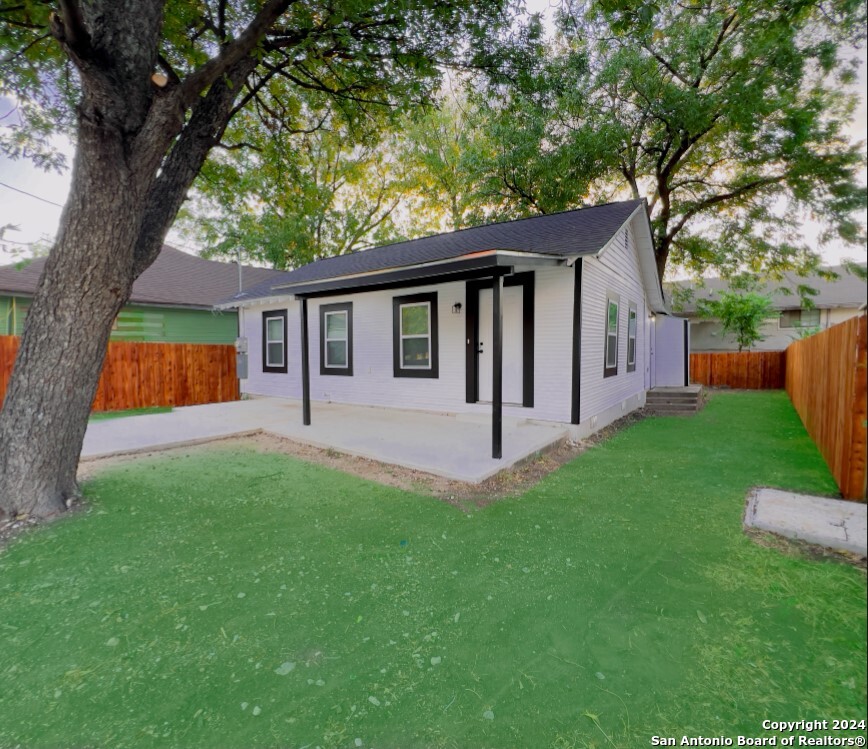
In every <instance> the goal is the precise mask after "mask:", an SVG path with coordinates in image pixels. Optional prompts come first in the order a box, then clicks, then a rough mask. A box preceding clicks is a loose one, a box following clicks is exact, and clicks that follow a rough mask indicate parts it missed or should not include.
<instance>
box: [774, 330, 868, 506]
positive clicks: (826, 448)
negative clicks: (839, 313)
mask: <svg viewBox="0 0 868 749" xmlns="http://www.w3.org/2000/svg"><path fill="white" fill-rule="evenodd" d="M866 341H868V317H866V315H864V314H863V315H861V316H859V317H854V318H851V319H850V320H847V321H846V322H842V323H840V324H838V325H834V326H832V327H831V328H828V329H827V330H825V331H823V332H822V333H817V334H816V335H812V336H810V337H809V338H805V339H803V340H801V341H796V342H794V343H792V344H790V346H789V348H788V349H787V367H786V388H787V394H788V395H789V396H790V400H791V401H792V402H793V405H794V406H795V408H796V411H797V412H798V414H799V416H800V417H801V419H802V422H803V423H804V425H805V429H807V430H808V434H810V435H811V438H812V439H813V440H814V442H816V443H817V447H818V448H819V449H820V452H821V453H822V455H823V457H824V458H825V460H826V463H827V464H828V465H829V468H830V470H831V471H832V475H833V476H834V477H835V481H837V482H838V486H839V487H840V489H841V494H842V495H843V496H844V497H845V498H847V499H865V480H866V449H868V440H866V422H865V420H866V418H868V383H866V349H868V346H866Z"/></svg>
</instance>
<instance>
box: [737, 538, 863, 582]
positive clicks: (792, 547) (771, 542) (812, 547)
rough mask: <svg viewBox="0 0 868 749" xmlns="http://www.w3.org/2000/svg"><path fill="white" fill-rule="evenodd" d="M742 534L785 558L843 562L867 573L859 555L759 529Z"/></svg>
mask: <svg viewBox="0 0 868 749" xmlns="http://www.w3.org/2000/svg"><path fill="white" fill-rule="evenodd" d="M744 532H745V534H746V535H747V537H748V538H749V539H750V540H751V541H753V542H754V543H755V544H759V545H760V546H764V547H765V548H767V549H775V550H776V551H779V552H780V553H781V554H786V555H787V556H791V557H798V558H800V559H808V560H810V561H813V562H817V561H832V562H843V563H844V564H849V565H852V566H853V567H856V568H858V569H860V570H862V572H868V558H866V557H864V556H862V555H861V554H854V553H852V552H849V551H836V550H834V549H827V548H826V547H825V546H820V545H819V544H812V543H809V542H807V541H803V540H801V539H796V538H787V537H786V536H779V535H777V534H776V533H770V532H769V531H764V530H760V529H759V528H745V529H744Z"/></svg>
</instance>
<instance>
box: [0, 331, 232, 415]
mask: <svg viewBox="0 0 868 749" xmlns="http://www.w3.org/2000/svg"><path fill="white" fill-rule="evenodd" d="M17 350H18V338H17V337H15V336H0V401H2V400H3V397H4V396H5V394H6V386H7V384H8V382H9V377H10V375H11V374H12V365H13V363H14V361H15V352H16V351H17ZM234 400H238V379H237V378H236V375H235V347H234V346H227V345H212V344H199V343H130V342H126V341H113V342H111V343H109V347H108V352H107V354H106V359H105V363H104V364H103V369H102V375H101V377H100V381H99V387H98V388H97V391H96V397H95V398H94V401H93V410H94V411H123V410H125V409H128V408H148V407H150V406H195V405H198V404H201V403H223V402H225V401H234Z"/></svg>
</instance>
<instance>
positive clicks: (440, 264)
mask: <svg viewBox="0 0 868 749" xmlns="http://www.w3.org/2000/svg"><path fill="white" fill-rule="evenodd" d="M496 297H499V299H500V306H501V318H500V319H501V331H502V333H501V335H502V345H501V347H500V349H499V351H498V347H497V346H496V345H495V344H496V340H495V337H496V331H497V327H498V326H497V323H498V320H497V317H496V315H495V314H494V310H495V303H496V302H495V299H496ZM224 306H233V307H238V308H239V319H240V335H241V341H242V348H243V347H244V345H245V344H246V349H247V377H246V379H243V380H242V391H243V392H244V393H246V394H249V395H252V396H255V395H269V396H282V397H286V398H294V399H302V400H305V399H306V400H307V403H308V404H310V403H312V404H313V409H312V412H313V418H315V413H316V403H317V402H335V403H347V404H357V405H368V406H381V407H388V408H401V409H422V410H426V411H435V412H447V413H469V414H473V413H479V414H481V415H487V414H492V418H494V419H496V418H499V416H497V414H498V413H499V412H502V414H503V415H505V416H510V417H517V418H523V419H530V420H542V421H553V422H559V423H563V424H567V425H570V429H571V432H572V434H573V435H574V436H577V437H578V436H584V435H587V434H589V433H591V432H593V431H595V430H596V429H599V428H601V427H603V426H605V425H606V424H608V423H610V422H611V421H613V420H614V419H616V418H618V417H620V416H622V415H623V414H625V413H627V412H628V411H631V410H633V409H635V408H638V407H641V406H642V405H643V404H644V402H645V392H646V391H647V390H648V389H649V388H650V387H652V386H653V384H654V381H655V372H654V364H653V362H654V351H655V348H656V349H658V350H661V349H665V350H666V351H667V354H666V357H668V358H671V357H675V358H677V359H678V361H677V362H676V363H675V369H676V370H678V369H680V370H681V371H683V368H684V357H686V352H685V350H684V348H683V336H682V334H681V333H680V331H681V330H682V326H680V324H679V325H677V326H674V328H672V330H674V329H675V328H677V331H676V332H675V333H672V332H671V330H670V328H666V329H665V331H666V332H665V333H662V334H661V333H660V332H659V331H660V330H661V327H660V326H659V325H658V324H655V320H656V319H657V316H663V315H667V311H666V308H665V305H664V300H663V294H662V290H661V287H660V284H659V281H658V279H657V272H656V267H655V263H654V256H653V250H652V244H651V234H650V227H649V225H648V218H647V209H646V206H645V204H644V202H642V201H630V202H627V203H614V204H608V205H607V206H602V207H598V208H587V209H582V210H579V211H571V212H566V213H561V214H554V215H552V216H541V217H538V218H532V219H524V220H521V221H513V222H504V223H501V224H493V225H489V226H485V227H478V228H475V229H467V230H464V231H460V232H453V233H451V234H446V235H438V236H436V237H428V238H424V239H419V240H413V241H410V242H403V243H399V244H396V245H388V246H386V247H382V248H374V249H371V250H366V251H364V252H359V253H354V254H353V255H350V256H342V257H338V258H329V259H326V260H321V261H317V262H315V263H312V264H310V265H308V266H304V267H302V268H299V269H298V270H296V271H292V272H289V273H287V274H285V275H284V276H283V277H282V278H280V279H278V280H277V281H276V282H270V283H268V284H263V285H262V286H261V287H259V288H257V289H254V290H252V291H251V292H249V293H246V294H244V295H242V296H239V297H236V298H234V299H232V300H230V301H228V302H227V303H226V304H225V305H224ZM679 323H680V321H679ZM305 330H306V334H307V337H308V346H307V359H308V361H307V367H306V368H305V366H304V357H303V356H302V350H303V347H302V337H303V335H304V333H303V331H305ZM661 335H665V336H670V337H674V338H675V339H676V340H675V341H674V343H673V342H664V341H662V340H658V338H659V337H660V336H661ZM657 358H658V359H659V358H660V357H657ZM670 364H671V363H670ZM498 372H500V373H501V383H502V389H501V393H500V397H498V393H497V373H498ZM305 373H306V376H307V378H308V382H309V386H308V387H307V389H306V388H305ZM667 384H672V383H669V382H667ZM681 384H686V383H681ZM309 407H310V406H308V408H309Z"/></svg>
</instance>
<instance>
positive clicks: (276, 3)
mask: <svg viewBox="0 0 868 749" xmlns="http://www.w3.org/2000/svg"><path fill="white" fill-rule="evenodd" d="M294 2H297V0H268V2H267V3H266V4H265V5H264V6H263V7H262V9H261V10H260V11H259V13H257V14H256V17H255V18H254V19H253V20H252V21H251V22H250V24H249V25H248V26H247V28H246V29H244V31H243V32H242V34H241V36H239V37H238V39H236V40H235V41H234V42H231V43H229V44H228V45H226V46H225V47H224V48H223V50H222V51H221V52H220V54H219V55H217V57H213V58H211V59H210V60H209V61H208V62H206V63H205V64H204V65H202V67H200V68H199V69H198V70H196V71H194V72H192V73H190V75H189V76H187V78H186V80H185V81H184V82H183V84H182V85H181V100H182V102H183V104H184V105H185V107H189V106H190V105H191V104H192V103H193V102H194V101H195V100H196V97H198V96H199V95H200V94H201V93H202V91H204V90H205V89H206V88H208V86H210V85H212V84H213V83H214V82H215V81H216V80H218V79H219V78H220V76H222V75H223V74H224V73H226V72H227V71H228V70H229V69H230V68H231V67H232V66H234V65H236V64H237V63H238V62H240V61H241V60H243V59H244V58H245V57H247V56H248V55H249V54H250V53H251V52H252V51H253V49H254V48H255V47H256V45H257V44H259V43H260V42H261V40H262V38H263V37H264V36H265V33H266V32H267V31H268V29H269V28H270V27H271V26H272V25H273V24H274V22H275V21H276V20H277V19H278V18H280V16H281V14H283V13H284V11H286V9H287V8H288V7H289V6H290V5H292V4H293V3H294Z"/></svg>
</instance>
